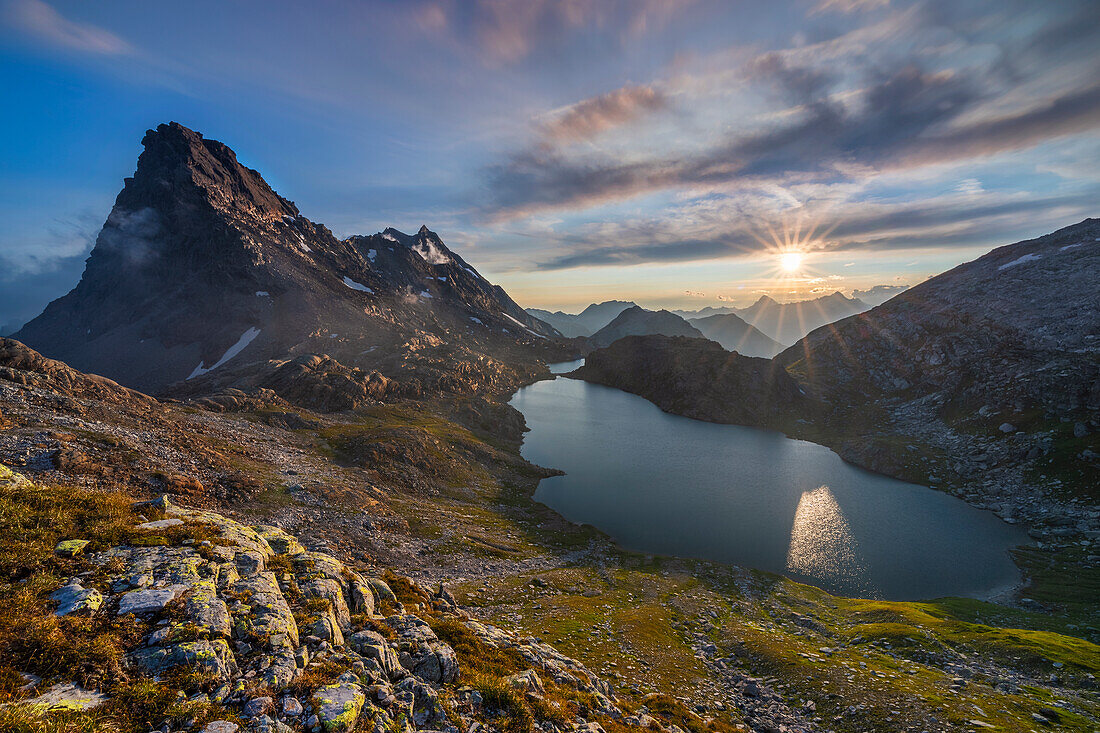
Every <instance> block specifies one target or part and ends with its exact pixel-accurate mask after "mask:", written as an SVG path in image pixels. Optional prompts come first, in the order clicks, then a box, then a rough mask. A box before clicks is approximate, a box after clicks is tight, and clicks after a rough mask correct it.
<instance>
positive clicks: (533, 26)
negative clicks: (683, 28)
mask: <svg viewBox="0 0 1100 733" xmlns="http://www.w3.org/2000/svg"><path fill="white" fill-rule="evenodd" d="M693 3H694V0H523V1H522V2H514V1H513V0H469V1H466V0H462V1H461V2H460V1H457V0H433V1H432V2H428V3H425V4H424V5H423V6H421V7H420V8H418V10H417V11H416V12H415V14H414V19H415V21H416V22H417V24H418V25H419V26H420V27H421V28H422V29H424V30H427V31H430V32H435V33H446V34H448V35H449V37H450V38H451V39H453V40H455V41H456V42H459V43H462V44H463V45H465V40H466V39H467V38H471V37H472V38H473V39H474V40H475V48H474V50H475V52H476V53H478V55H479V56H480V57H481V59H482V61H484V62H485V63H486V64H487V65H490V66H499V65H510V64H515V63H518V62H521V61H523V60H525V59H527V58H528V57H529V56H531V55H532V54H534V53H536V52H537V51H539V50H541V49H543V48H545V47H549V46H552V45H555V44H557V43H561V42H564V41H565V40H566V39H568V38H569V37H570V36H571V35H572V34H575V33H587V32H597V33H601V34H603V35H605V36H609V37H611V38H615V39H618V40H619V41H623V40H630V39H637V38H639V37H641V36H643V35H645V34H647V33H653V32H655V31H658V30H660V29H661V28H663V27H664V26H666V25H667V24H668V23H669V22H671V20H672V19H673V18H675V17H676V15H677V14H679V13H680V12H681V11H682V10H683V9H684V8H685V7H687V6H689V5H692V4H693Z"/></svg>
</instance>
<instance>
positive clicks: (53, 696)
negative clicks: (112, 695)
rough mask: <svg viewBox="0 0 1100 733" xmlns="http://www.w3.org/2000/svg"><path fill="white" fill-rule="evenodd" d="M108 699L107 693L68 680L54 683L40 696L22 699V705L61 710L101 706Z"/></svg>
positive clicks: (36, 708) (32, 707)
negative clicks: (84, 687) (87, 688)
mask: <svg viewBox="0 0 1100 733" xmlns="http://www.w3.org/2000/svg"><path fill="white" fill-rule="evenodd" d="M108 699H109V698H108V697H107V696H106V695H103V694H100V693H98V692H91V691H89V690H85V689H83V688H82V687H80V686H79V685H75V684H73V683H71V682H66V683H61V684H57V685H54V686H53V687H51V688H50V689H48V690H46V692H44V693H43V694H41V695H39V696H38V697H35V698H31V699H30V700H24V701H22V702H21V703H20V705H24V706H27V707H29V708H31V709H33V710H38V711H41V712H61V711H75V710H88V709H90V708H94V707H99V706H100V705H102V704H103V703H105V702H107V700H108Z"/></svg>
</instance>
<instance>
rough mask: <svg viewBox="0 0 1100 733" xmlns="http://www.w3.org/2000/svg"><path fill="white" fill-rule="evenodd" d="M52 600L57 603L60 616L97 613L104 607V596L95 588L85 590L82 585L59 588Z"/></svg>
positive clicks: (56, 612) (57, 611)
mask: <svg viewBox="0 0 1100 733" xmlns="http://www.w3.org/2000/svg"><path fill="white" fill-rule="evenodd" d="M50 598H51V599H52V600H54V601H57V610H56V611H54V613H55V614H57V615H58V616H68V615H69V614H70V613H84V612H87V613H95V612H96V611H98V610H99V607H100V606H102V605H103V594H102V593H100V592H99V591H97V590H96V589H95V588H85V587H84V586H82V585H80V583H69V584H68V585H63V586H61V587H60V588H58V589H57V590H56V591H54V592H53V594H52V595H51V596H50Z"/></svg>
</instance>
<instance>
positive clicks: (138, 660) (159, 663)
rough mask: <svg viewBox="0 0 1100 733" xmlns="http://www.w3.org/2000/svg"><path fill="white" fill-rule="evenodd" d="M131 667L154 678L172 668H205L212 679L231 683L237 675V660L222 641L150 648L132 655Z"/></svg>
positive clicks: (201, 641) (189, 642)
mask: <svg viewBox="0 0 1100 733" xmlns="http://www.w3.org/2000/svg"><path fill="white" fill-rule="evenodd" d="M129 660H130V662H131V664H133V665H135V666H137V667H140V668H142V669H143V670H144V671H145V672H146V673H148V674H151V675H160V674H163V673H164V672H166V671H168V670H169V669H171V668H173V667H179V666H183V665H186V666H197V667H203V668H205V669H206V671H208V672H209V673H210V675H211V676H212V677H215V678H216V679H218V680H220V681H223V682H224V681H228V680H230V679H232V678H233V677H236V675H237V673H238V668H237V660H236V659H235V658H234V656H233V652H232V651H231V650H230V649H229V645H228V644H226V643H225V641H224V640H222V639H212V640H206V639H203V640H199V641H188V642H183V643H179V644H171V645H169V646H161V647H149V648H146V649H139V650H137V651H135V652H132V653H131V654H130V656H129Z"/></svg>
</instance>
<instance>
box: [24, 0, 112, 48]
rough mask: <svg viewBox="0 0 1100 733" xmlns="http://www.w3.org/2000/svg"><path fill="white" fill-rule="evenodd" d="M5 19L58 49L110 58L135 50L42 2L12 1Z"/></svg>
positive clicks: (97, 27)
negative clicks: (59, 47) (62, 48)
mask: <svg viewBox="0 0 1100 733" xmlns="http://www.w3.org/2000/svg"><path fill="white" fill-rule="evenodd" d="M6 16H7V19H8V22H9V23H10V24H12V25H14V26H15V27H17V28H19V29H21V30H23V31H26V32H28V33H31V34H33V35H35V36H38V37H39V38H41V39H43V40H45V41H48V42H49V43H52V44H53V45H56V46H61V47H64V48H70V49H74V50H76V51H83V52H85V53H94V54H103V55H109V56H114V55H119V54H126V53H130V51H131V50H132V49H131V48H130V44H128V43H126V41H124V40H122V39H121V38H119V37H118V36H116V35H115V34H114V33H111V32H110V31H108V30H105V29H103V28H100V27H99V26H95V25H92V24H90V23H78V22H76V21H73V20H69V19H68V18H66V17H64V16H63V15H61V14H60V13H59V12H57V11H56V10H54V9H53V8H52V7H50V6H49V5H47V4H46V3H44V2H42V1H41V0H12V2H10V3H9V4H8V7H7V12H6Z"/></svg>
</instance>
